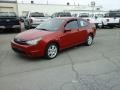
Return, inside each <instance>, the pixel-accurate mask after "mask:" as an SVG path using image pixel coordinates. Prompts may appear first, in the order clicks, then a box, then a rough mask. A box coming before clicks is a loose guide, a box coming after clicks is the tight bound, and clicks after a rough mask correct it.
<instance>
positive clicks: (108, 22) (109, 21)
mask: <svg viewBox="0 0 120 90" xmlns="http://www.w3.org/2000/svg"><path fill="white" fill-rule="evenodd" d="M101 22H102V25H101V26H102V28H103V27H104V26H108V27H110V28H113V27H116V26H117V25H119V24H120V19H119V18H116V17H111V16H109V13H106V14H105V16H104V17H103V18H101Z"/></svg>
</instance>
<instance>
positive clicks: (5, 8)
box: [0, 7, 14, 12]
mask: <svg viewBox="0 0 120 90" xmlns="http://www.w3.org/2000/svg"><path fill="white" fill-rule="evenodd" d="M0 12H14V9H13V7H0Z"/></svg>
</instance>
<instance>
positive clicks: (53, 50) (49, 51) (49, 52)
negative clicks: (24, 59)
mask: <svg viewBox="0 0 120 90" xmlns="http://www.w3.org/2000/svg"><path fill="white" fill-rule="evenodd" d="M57 54H58V46H57V45H56V44H54V43H51V44H49V45H48V46H47V48H46V51H45V57H46V58H48V59H53V58H55V57H56V56H57Z"/></svg>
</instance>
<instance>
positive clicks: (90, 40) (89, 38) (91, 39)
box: [85, 34, 93, 46]
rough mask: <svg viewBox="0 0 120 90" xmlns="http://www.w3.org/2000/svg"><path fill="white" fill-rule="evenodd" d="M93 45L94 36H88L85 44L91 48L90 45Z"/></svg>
mask: <svg viewBox="0 0 120 90" xmlns="http://www.w3.org/2000/svg"><path fill="white" fill-rule="evenodd" d="M92 43H93V35H91V34H90V35H89V36H88V38H87V41H86V43H85V44H86V45H87V46H90V45H92Z"/></svg>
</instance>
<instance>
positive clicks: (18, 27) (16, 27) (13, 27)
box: [0, 25, 21, 29]
mask: <svg viewBox="0 0 120 90" xmlns="http://www.w3.org/2000/svg"><path fill="white" fill-rule="evenodd" d="M20 28H21V25H13V26H0V29H20Z"/></svg>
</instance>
